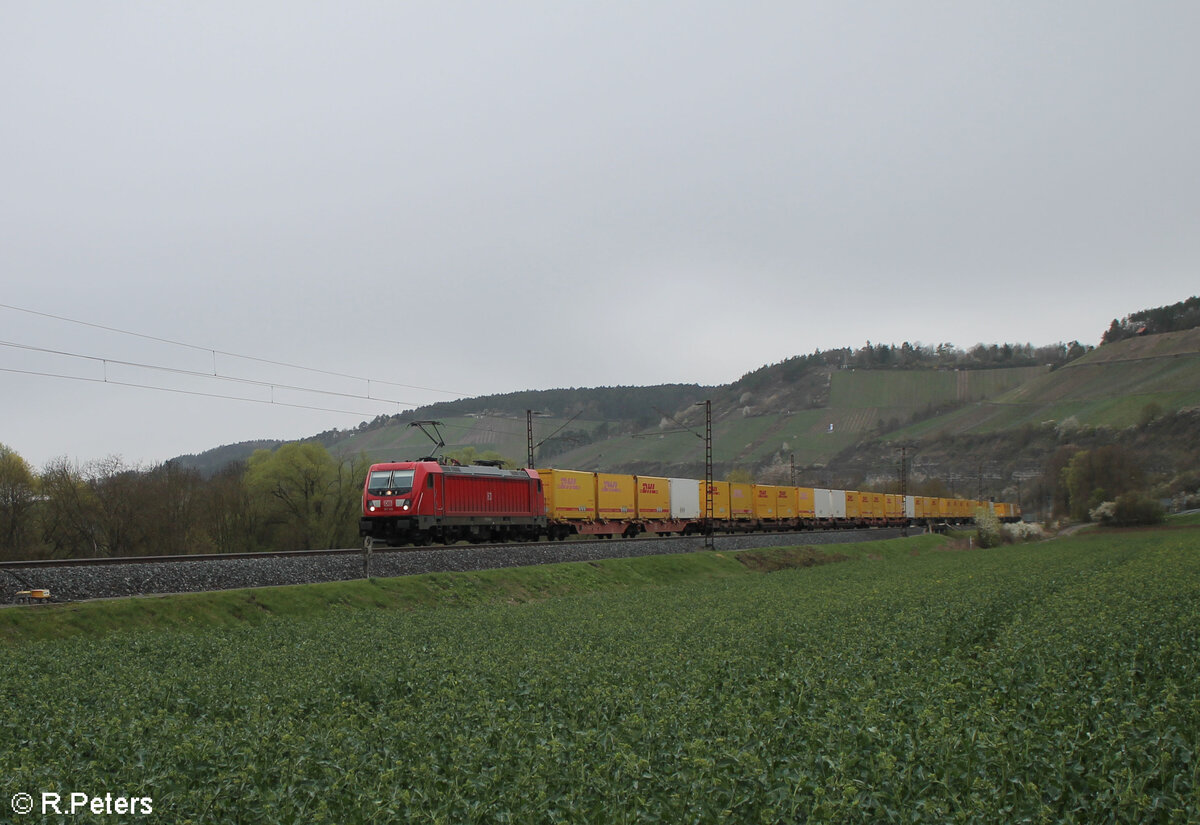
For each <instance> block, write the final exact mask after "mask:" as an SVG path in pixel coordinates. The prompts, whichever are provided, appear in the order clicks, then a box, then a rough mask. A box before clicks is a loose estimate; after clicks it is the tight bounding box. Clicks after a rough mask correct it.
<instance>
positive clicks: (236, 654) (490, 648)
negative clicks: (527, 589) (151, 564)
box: [0, 529, 1200, 823]
mask: <svg viewBox="0 0 1200 825" xmlns="http://www.w3.org/2000/svg"><path fill="white" fill-rule="evenodd" d="M839 550H840V548H839ZM847 553H848V555H849V556H850V558H849V559H848V560H846V561H842V562H839V563H831V564H823V565H818V566H813V567H806V568H792V569H783V570H778V571H776V572H771V573H764V572H760V571H762V570H766V569H771V568H773V567H775V566H777V565H773V564H771V563H769V562H770V553H769V552H767V551H755V555H753V556H751V557H748V558H753V559H755V560H756V563H755V564H747V565H741V564H737V563H735V562H734V561H733V559H732V556H731V554H698V561H697V563H700V561H701V560H702V561H703V563H704V564H706V565H709V566H708V567H706V568H704V569H706V570H712V571H716V570H719V569H726V568H729V570H728V571H727V573H726V574H722V575H717V574H716V573H715V572H714V573H712V574H711V576H710V577H709V578H704V579H700V578H691V579H665V578H664V579H660V580H658V582H657V583H655V581H654V580H653V579H647V580H646V583H645V584H641V585H636V586H627V587H621V588H613V589H608V590H604V589H601V590H598V591H594V592H580V593H575V594H568V595H563V596H557V597H554V598H538V599H534V600H531V601H523V602H520V603H513V604H508V603H503V602H499V603H474V602H470V601H469V600H467V601H466V602H464V603H460V604H459V605H458V606H454V605H442V606H433V607H422V608H420V609H413V610H395V609H392V610H384V609H375V608H370V607H332V608H327V609H324V610H320V611H316V612H314V613H313V614H311V615H308V616H280V615H269V616H265V617H255V619H254V621H247V622H246V623H245V624H243V625H241V626H219V627H218V626H207V627H196V628H195V629H182V630H178V629H177V630H137V631H128V632H116V633H111V634H108V635H103V636H97V637H88V638H84V637H80V638H68V639H60V640H57V641H44V642H37V643H33V642H20V643H9V644H8V645H7V647H6V653H7V656H6V669H5V672H4V675H3V676H0V684H2V686H3V693H4V696H5V700H6V701H5V702H4V703H3V705H0V742H2V743H3V744H2V745H0V775H3V776H4V778H5V782H6V783H7V785H6V788H7V790H5V792H4V793H3V794H2V795H0V807H2V808H3V816H0V818H3V817H6V816H8V814H9V810H8V807H7V806H8V805H9V804H10V803H9V797H10V796H12V795H13V794H14V793H18V792H27V793H29V794H30V795H31V797H32V798H34V799H35V800H39V799H40V794H41V793H43V792H56V793H60V794H61V795H62V797H63V799H64V800H66V799H68V798H69V796H70V794H71V793H75V792H77V793H86V794H89V795H91V796H93V797H95V796H97V795H98V796H100V797H103V796H104V794H105V793H110V794H112V795H113V796H114V797H115V796H118V795H122V796H126V797H134V798H141V797H148V798H152V800H153V814H152V815H151V816H145V817H128V818H124V819H122V818H120V817H116V818H114V817H109V818H108V821H163V822H173V823H188V822H213V823H227V822H246V823H251V822H253V823H269V822H305V823H320V822H329V823H358V822H380V823H383V822H396V821H413V822H438V823H461V822H489V823H491V822H531V823H536V822H571V823H576V822H599V823H633V822H650V821H662V822H671V823H708V822H717V821H722V820H724V821H732V822H745V823H754V822H758V823H776V822H799V821H810V822H864V823H865V822H979V823H995V822H1076V823H1093V822H1130V823H1135V822H1136V823H1145V822H1179V823H1184V822H1197V821H1200V783H1198V776H1197V773H1198V771H1200V761H1198V760H1200V754H1198V753H1197V748H1198V747H1200V689H1198V687H1197V685H1200V634H1198V632H1197V628H1198V627H1200V532H1197V531H1195V530H1191V529H1174V530H1161V531H1154V532H1144V533H1122V534H1108V535H1091V536H1087V537H1080V538H1077V539H1072V540H1061V541H1056V542H1051V543H1045V544H1039V545H1031V546H1026V547H1019V548H1004V549H997V550H986V551H980V550H974V551H954V552H951V551H947V550H944V549H939V546H938V545H937V543H936V541H935V540H931V539H929V538H921V539H912V540H900V541H896V542H886V543H881V544H879V545H860V546H858V549H850V550H848V551H847ZM636 563H640V562H628V561H626V562H622V564H625V565H627V566H628V565H631V564H636ZM645 563H647V564H653V563H654V562H650V561H647V562H645ZM672 563H673V564H674V565H675V566H676V569H682V568H681V566H683V565H687V564H688V563H689V561H688V560H687V559H678V560H675V561H673V562H672ZM722 565H725V567H722ZM595 566H597V565H584V566H580V567H579V568H578V569H580V570H588V569H590V568H592V567H595ZM733 568H736V571H735V570H733ZM572 569H575V568H572ZM630 569H632V568H630ZM660 569H661V568H660ZM706 575H707V574H706ZM437 581H438V582H439V586H441V587H443V588H444V589H445V591H446V593H447V595H448V598H449V597H452V596H453V594H454V592H455V589H456V588H459V587H465V586H466V585H465V584H464V583H465V582H467V581H468V579H466V578H458V577H456V576H452V575H445V576H441V577H439V578H438V580H437ZM365 586H366V585H364V587H365ZM266 603H267V602H265V601H264V604H266ZM264 612H265V608H264ZM47 615H49V614H48V613H47ZM25 819H28V820H29V821H54V818H53V817H38V816H33V817H25ZM61 820H62V821H92V820H89V819H88V817H87V816H81V817H75V818H71V817H68V816H63V817H61Z"/></svg>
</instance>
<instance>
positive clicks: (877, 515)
mask: <svg viewBox="0 0 1200 825" xmlns="http://www.w3.org/2000/svg"><path fill="white" fill-rule="evenodd" d="M884 515H885V511H884V508H883V493H863V518H874V519H881V518H883V517H884Z"/></svg>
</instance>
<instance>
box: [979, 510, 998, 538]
mask: <svg viewBox="0 0 1200 825" xmlns="http://www.w3.org/2000/svg"><path fill="white" fill-rule="evenodd" d="M975 543H976V544H978V545H979V546H980V547H998V546H999V545H1000V519H998V518H997V517H996V514H995V513H993V512H992V511H991V510H990V509H989V508H987V507H980V508H979V509H978V510H976V511H975Z"/></svg>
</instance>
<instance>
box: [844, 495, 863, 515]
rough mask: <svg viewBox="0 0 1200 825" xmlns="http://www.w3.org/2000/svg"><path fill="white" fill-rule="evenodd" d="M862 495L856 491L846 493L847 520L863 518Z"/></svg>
mask: <svg viewBox="0 0 1200 825" xmlns="http://www.w3.org/2000/svg"><path fill="white" fill-rule="evenodd" d="M862 511H863V507H862V493H859V492H857V491H856V490H847V491H846V518H848V519H857V518H863V514H862Z"/></svg>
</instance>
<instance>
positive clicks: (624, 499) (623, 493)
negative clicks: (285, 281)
mask: <svg viewBox="0 0 1200 825" xmlns="http://www.w3.org/2000/svg"><path fill="white" fill-rule="evenodd" d="M636 489H637V480H636V479H635V478H634V477H633V476H625V475H617V474H615V473H596V514H597V516H598V517H599V518H602V519H611V520H614V521H619V520H621V519H632V518H633V517H634V515H635V514H636V513H637V493H635V492H634V490H636Z"/></svg>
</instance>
